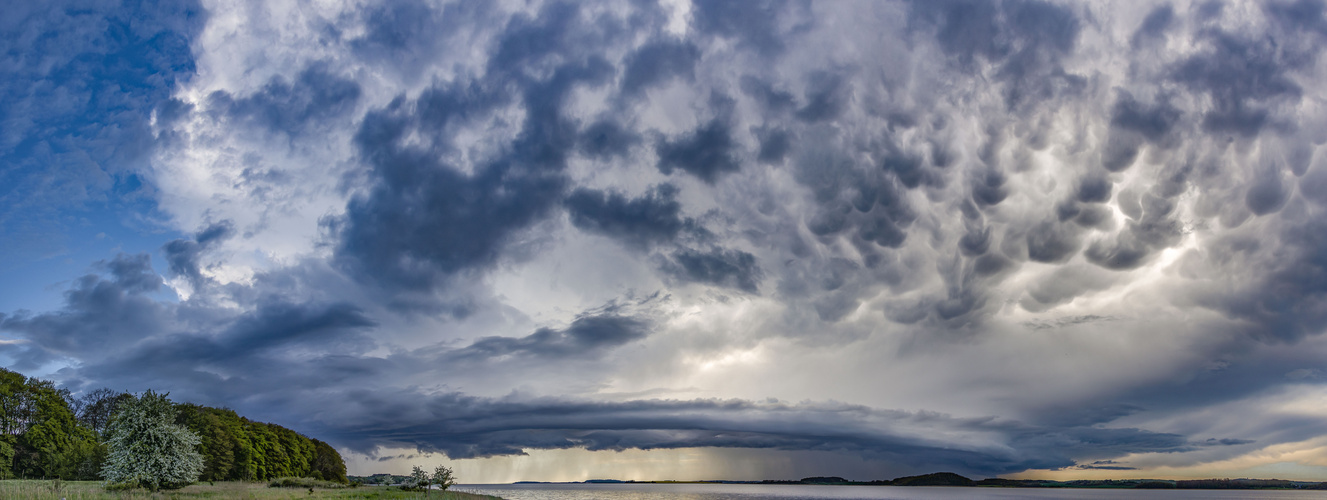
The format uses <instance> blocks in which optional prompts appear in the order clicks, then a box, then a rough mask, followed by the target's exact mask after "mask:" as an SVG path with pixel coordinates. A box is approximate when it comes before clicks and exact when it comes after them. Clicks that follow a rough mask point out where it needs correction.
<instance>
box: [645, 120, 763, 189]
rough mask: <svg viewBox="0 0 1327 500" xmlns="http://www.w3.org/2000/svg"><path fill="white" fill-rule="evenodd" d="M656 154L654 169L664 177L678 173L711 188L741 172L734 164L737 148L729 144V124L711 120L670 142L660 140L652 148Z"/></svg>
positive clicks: (731, 142) (730, 142)
mask: <svg viewBox="0 0 1327 500" xmlns="http://www.w3.org/2000/svg"><path fill="white" fill-rule="evenodd" d="M656 148H657V150H658V153H659V164H658V168H659V171H660V172H663V173H664V174H666V175H672V173H673V171H674V170H677V169H681V170H682V171H685V172H687V173H689V174H691V175H694V176H696V177H697V178H699V179H700V180H702V181H705V182H706V183H709V184H714V183H715V182H716V181H718V180H719V177H721V176H723V175H724V174H728V173H732V172H736V171H737V170H738V169H740V168H742V165H741V163H739V161H738V156H737V154H738V144H737V143H736V142H734V141H733V136H732V130H731V127H730V126H729V124H728V123H727V122H726V121H724V120H721V119H717V118H716V119H713V120H710V121H709V122H707V123H705V124H703V125H701V126H699V127H697V128H696V129H695V130H692V131H690V132H687V133H684V134H682V135H680V136H678V137H675V138H672V139H664V140H662V141H660V142H659V144H658V145H657V146H656Z"/></svg>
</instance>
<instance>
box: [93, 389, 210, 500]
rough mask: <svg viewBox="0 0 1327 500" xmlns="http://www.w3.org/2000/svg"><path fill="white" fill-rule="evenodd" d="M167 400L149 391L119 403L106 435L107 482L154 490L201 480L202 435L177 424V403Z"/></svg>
mask: <svg viewBox="0 0 1327 500" xmlns="http://www.w3.org/2000/svg"><path fill="white" fill-rule="evenodd" d="M166 396H167V395H166V394H156V393H154V392H152V391H150V390H149V391H147V392H145V393H143V395H142V396H141V397H138V398H135V399H133V400H128V401H125V402H124V403H123V404H122V405H120V410H119V412H118V413H117V414H116V415H115V417H114V418H112V419H111V423H110V425H109V427H108V429H107V432H106V434H107V440H106V443H107V445H108V446H109V447H110V452H109V454H108V456H107V458H106V465H105V466H104V467H103V468H102V474H103V475H104V477H105V478H106V480H107V481H108V482H110V483H129V482H137V483H139V484H140V485H142V486H143V487H145V488H147V489H150V490H154V491H155V490H157V489H159V488H165V489H176V488H182V487H184V486H187V485H189V484H190V483H193V482H194V481H196V480H197V479H198V475H199V473H201V472H202V470H203V457H202V456H201V455H199V454H198V451H197V449H196V447H197V446H198V443H199V439H198V436H196V435H194V433H192V432H189V429H187V428H185V427H184V426H182V425H179V424H176V423H175V422H174V420H175V405H173V404H172V403H171V402H170V399H168V398H167V397H166Z"/></svg>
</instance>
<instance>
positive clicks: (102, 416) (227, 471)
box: [0, 368, 346, 483]
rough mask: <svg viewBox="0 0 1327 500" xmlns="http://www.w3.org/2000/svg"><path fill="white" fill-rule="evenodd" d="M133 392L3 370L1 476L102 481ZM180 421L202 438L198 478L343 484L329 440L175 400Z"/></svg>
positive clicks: (339, 464) (343, 469) (337, 455)
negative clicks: (79, 391) (74, 387)
mask: <svg viewBox="0 0 1327 500" xmlns="http://www.w3.org/2000/svg"><path fill="white" fill-rule="evenodd" d="M133 397H134V396H133V395H131V394H128V393H123V392H116V391H113V390H111V389H98V390H96V391H92V392H89V393H86V394H83V395H81V396H79V397H74V396H73V395H72V394H71V393H70V392H69V391H68V390H65V389H57V388H55V384H54V383H52V382H49V381H45V380H40V379H37V378H29V377H25V376H24V375H22V374H20V373H17V372H13V371H10V370H6V369H4V368H0V479H9V478H16V477H17V478H60V479H69V480H78V479H81V480H96V479H101V477H100V475H101V468H102V464H103V462H104V461H105V460H106V451H107V450H106V444H105V438H106V436H105V433H106V428H107V426H108V425H109V423H110V421H111V419H112V418H114V416H115V414H116V411H117V407H118V406H119V405H120V403H122V402H123V401H125V400H126V399H132V398H133ZM175 408H176V411H177V414H176V417H175V421H176V423H178V424H181V425H184V426H185V427H187V428H188V429H189V430H190V431H192V432H193V433H194V434H197V435H198V437H199V438H200V440H201V441H200V443H199V445H198V452H199V453H200V454H202V455H203V467H204V469H203V474H202V475H201V476H200V477H199V480H200V481H221V480H251V481H261V480H267V479H272V478H277V477H285V476H295V477H312V478H317V479H325V480H329V481H337V482H341V483H345V482H346V466H345V463H344V462H343V461H342V460H341V454H340V453H337V451H336V449H335V448H332V447H331V445H328V444H327V443H324V442H322V441H319V440H317V439H312V438H309V437H307V436H304V435H302V434H299V433H297V432H295V431H292V430H290V429H287V428H285V427H282V426H279V425H276V424H268V423H263V422H254V421H251V420H249V419H247V418H244V417H241V416H239V415H238V414H236V413H235V412H234V411H231V410H228V409H224V408H211V407H207V406H199V405H195V404H190V403H184V404H177V405H176V406H175Z"/></svg>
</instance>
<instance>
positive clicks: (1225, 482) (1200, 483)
mask: <svg viewBox="0 0 1327 500" xmlns="http://www.w3.org/2000/svg"><path fill="white" fill-rule="evenodd" d="M582 482H583V483H589V484H612V483H637V484H639V483H707V484H801V485H820V486H959V487H974V488H979V487H986V488H1115V489H1189V490H1254V489H1277V490H1292V489H1297V490H1327V482H1313V481H1288V480H1284V479H1247V478H1241V479H1192V480H1169V479H1082V480H1075V481H1051V480H1043V479H1002V478H987V479H981V480H973V479H969V478H967V477H964V476H961V475H958V474H955V473H953V472H936V473H932V474H923V475H920V476H904V477H898V478H894V479H879V480H874V481H850V480H847V479H844V478H841V477H838V476H816V477H806V478H802V479H797V480H770V479H767V480H764V481H724V480H717V481H619V480H616V479H591V480H588V481H582ZM538 483H541V482H539V481H520V482H518V483H516V484H538Z"/></svg>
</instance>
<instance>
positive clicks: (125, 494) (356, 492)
mask: <svg viewBox="0 0 1327 500" xmlns="http://www.w3.org/2000/svg"><path fill="white" fill-rule="evenodd" d="M0 498H4V499H10V498H13V499H39V500H46V499H50V500H60V499H62V498H63V499H65V500H93V499H96V500H101V499H153V500H157V499H160V500H167V499H177V498H178V499H192V498H215V499H227V498H239V499H252V500H269V499H271V500H276V499H295V498H299V499H307V498H318V499H320V498H375V499H378V498H380V499H423V498H424V493H423V492H418V491H401V490H400V489H398V488H395V487H388V486H361V487H359V488H339V489H322V488H314V489H313V492H309V488H299V489H297V488H269V487H268V486H267V483H266V482H262V483H246V482H232V481H227V482H218V483H216V484H208V483H200V484H194V485H190V486H187V487H185V488H182V489H178V490H171V491H159V492H156V493H152V492H149V491H145V490H130V491H122V492H114V493H112V492H108V491H106V489H105V488H104V487H103V485H102V482H101V481H42V480H34V479H7V480H3V481H0ZM428 498H429V499H431V500H501V499H500V498H498V497H494V496H488V495H475V494H470V493H464V492H458V491H445V492H439V491H431V492H429V494H428Z"/></svg>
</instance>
